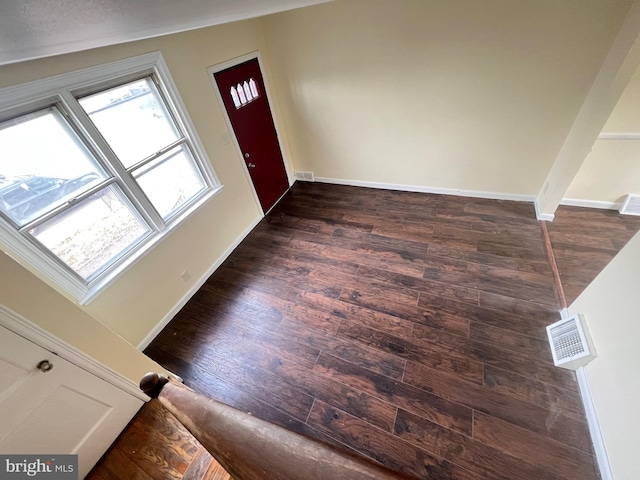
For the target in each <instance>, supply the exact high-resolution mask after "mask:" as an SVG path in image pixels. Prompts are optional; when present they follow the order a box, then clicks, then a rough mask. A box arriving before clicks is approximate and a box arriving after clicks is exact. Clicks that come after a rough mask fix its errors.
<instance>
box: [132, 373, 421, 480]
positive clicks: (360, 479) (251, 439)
mask: <svg viewBox="0 0 640 480" xmlns="http://www.w3.org/2000/svg"><path fill="white" fill-rule="evenodd" d="M140 388H141V389H142V390H143V391H144V392H145V393H146V394H147V395H149V396H151V397H154V398H155V397H157V398H158V400H159V401H160V402H161V403H162V405H163V406H165V407H166V408H167V409H168V410H169V411H170V412H171V413H172V414H173V415H175V417H176V418H177V419H178V420H179V421H180V422H181V423H182V424H183V425H184V426H185V427H186V428H187V429H188V430H189V431H190V432H191V434H192V435H193V436H194V437H195V438H196V439H197V440H198V441H199V442H200V443H201V444H202V446H203V447H204V448H206V449H207V450H208V451H209V453H211V455H212V456H213V457H214V458H215V459H216V460H217V461H218V463H220V465H222V467H224V469H225V470H226V471H227V472H228V473H229V474H230V475H231V476H232V477H233V479H234V480H398V479H409V478H410V477H407V476H404V475H402V474H400V473H397V472H394V471H392V470H389V469H387V468H385V467H383V466H381V465H378V464H376V463H373V462H372V461H368V460H367V459H365V458H364V457H359V456H356V455H352V454H351V453H349V452H346V451H343V450H341V449H339V448H336V447H334V446H331V445H327V444H325V443H322V442H319V441H317V440H313V439H310V438H307V437H304V436H302V435H298V434H297V433H294V432H290V431H289V430H286V429H284V428H282V427H279V426H277V425H273V424H271V423H269V422H266V421H264V420H261V419H259V418H256V417H254V416H252V415H249V414H247V413H244V412H241V411H240V410H237V409H235V408H233V407H230V406H228V405H225V404H223V403H220V402H218V401H216V400H213V399H211V398H208V397H205V396H204V395H201V394H199V393H197V392H195V391H193V390H191V389H190V388H188V387H186V386H185V385H183V384H180V383H176V382H173V381H169V380H168V379H167V378H166V377H163V376H161V375H158V374H157V373H148V374H147V375H145V376H144V377H143V379H142V380H141V382H140Z"/></svg>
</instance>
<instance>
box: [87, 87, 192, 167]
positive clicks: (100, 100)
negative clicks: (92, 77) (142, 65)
mask: <svg viewBox="0 0 640 480" xmlns="http://www.w3.org/2000/svg"><path fill="white" fill-rule="evenodd" d="M79 102H80V105H82V108H83V109H84V110H85V112H87V115H89V117H90V118H91V120H92V121H93V123H94V124H95V126H96V127H97V128H98V130H100V133H101V134H102V136H103V137H104V139H105V140H106V141H107V142H108V143H109V146H111V149H112V150H113V151H114V152H115V154H116V155H117V156H118V158H120V161H121V162H122V164H123V165H124V166H125V167H126V168H129V167H131V166H132V165H134V164H136V163H137V162H139V161H140V160H143V159H144V158H147V157H148V156H150V155H153V154H154V153H156V152H157V151H159V150H161V149H162V148H164V147H166V146H167V145H170V144H171V143H173V142H175V141H176V140H178V139H179V138H180V135H179V134H178V130H177V129H176V127H175V125H174V123H173V119H172V118H171V116H170V115H169V112H168V111H167V109H166V107H165V105H164V102H163V101H162V99H161V98H160V96H159V95H158V94H157V92H156V91H155V89H154V87H153V83H152V82H151V81H150V80H149V79H148V78H147V79H143V80H138V81H135V82H131V83H127V84H126V85H122V86H120V87H116V88H111V89H109V90H104V91H102V92H100V93H96V94H94V95H90V96H88V97H85V98H83V99H80V100H79Z"/></svg>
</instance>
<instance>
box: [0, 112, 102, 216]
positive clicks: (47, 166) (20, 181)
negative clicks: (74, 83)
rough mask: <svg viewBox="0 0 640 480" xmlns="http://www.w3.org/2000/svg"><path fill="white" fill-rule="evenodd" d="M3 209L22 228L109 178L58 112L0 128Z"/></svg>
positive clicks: (0, 196)
mask: <svg viewBox="0 0 640 480" xmlns="http://www.w3.org/2000/svg"><path fill="white" fill-rule="evenodd" d="M0 152H2V155H0V209H1V210H2V211H3V212H4V213H6V214H7V215H8V216H9V217H10V218H12V219H13V220H14V221H15V222H16V223H17V224H18V225H19V226H23V225H25V224H26V223H28V222H30V221H31V220H34V219H35V218H37V217H39V216H40V215H42V214H44V213H46V212H48V211H50V210H52V209H53V208H55V207H57V206H59V205H61V204H63V203H64V202H66V201H67V200H69V199H71V198H73V197H75V196H77V195H79V194H80V193H82V192H84V191H86V190H88V189H89V188H90V187H92V186H94V185H96V184H97V183H98V182H100V181H102V180H104V179H106V178H107V175H106V173H105V172H104V171H103V170H102V168H101V167H100V166H99V164H98V163H97V162H96V161H95V160H94V158H93V157H92V156H91V154H90V153H89V151H88V150H87V149H86V148H84V147H83V146H82V144H81V142H80V139H79V138H78V137H77V135H76V134H75V132H74V131H73V130H72V129H71V128H70V127H69V126H68V125H67V124H66V122H65V120H64V119H63V118H62V115H61V114H60V112H59V111H58V110H57V109H56V108H49V109H47V110H43V111H41V112H37V113H35V114H31V115H25V116H22V117H19V118H16V119H14V120H11V121H9V122H5V123H3V124H2V125H0Z"/></svg>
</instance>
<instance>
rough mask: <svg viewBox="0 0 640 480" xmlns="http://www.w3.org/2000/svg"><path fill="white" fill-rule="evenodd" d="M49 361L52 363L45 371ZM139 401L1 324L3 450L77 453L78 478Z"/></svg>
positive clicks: (0, 434) (0, 449) (0, 429)
mask: <svg viewBox="0 0 640 480" xmlns="http://www.w3.org/2000/svg"><path fill="white" fill-rule="evenodd" d="M44 362H48V363H44ZM38 365H40V368H38ZM49 365H50V366H51V369H50V370H48V371H46V370H47V369H48V368H49ZM142 404H143V401H142V400H140V399H138V398H136V397H134V396H132V395H130V394H129V393H126V392H124V391H123V390H121V389H119V388H118V387H115V386H114V385H112V384H110V383H108V382H106V381H104V380H103V379H101V378H98V377H97V376H95V375H93V374H91V373H88V372H87V371H85V370H83V369H81V368H80V367H78V366H76V365H74V364H72V363H70V362H68V361H66V360H64V359H62V358H60V357H58V356H56V355H55V354H53V353H51V352H49V351H48V350H45V349H44V348H42V347H40V346H38V345H36V344H35V343H32V342H31V341H29V340H26V339H25V338H24V337H21V336H19V335H17V334H15V333H13V332H12V331H10V330H8V329H7V328H5V327H2V326H0V452H2V453H3V454H11V453H17V454H66V453H76V454H78V467H79V474H80V478H83V477H84V476H85V475H86V474H87V473H88V472H89V470H90V469H91V468H92V467H93V465H94V464H95V463H96V462H97V461H98V460H99V459H100V457H101V456H102V454H103V453H104V452H105V451H106V449H107V448H108V447H109V445H111V443H112V442H113V440H115V438H116V437H117V436H118V434H119V433H120V432H121V431H122V429H123V428H124V427H125V426H126V425H127V423H128V422H129V420H130V419H131V418H132V417H133V415H135V413H136V412H137V411H138V409H139V408H140V407H141V406H142Z"/></svg>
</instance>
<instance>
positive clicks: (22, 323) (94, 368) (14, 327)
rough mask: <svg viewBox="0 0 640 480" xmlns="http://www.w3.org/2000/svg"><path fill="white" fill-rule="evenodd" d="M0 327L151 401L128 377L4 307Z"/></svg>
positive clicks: (127, 391)
mask: <svg viewBox="0 0 640 480" xmlns="http://www.w3.org/2000/svg"><path fill="white" fill-rule="evenodd" d="M0 325H2V326H3V327H6V328H7V329H9V330H11V331H12V332H13V333H15V334H17V335H20V336H21V337H24V338H26V339H27V340H29V341H30V342H33V343H35V344H36V345H39V346H40V347H42V348H44V349H45V350H49V351H50V352H52V353H55V354H56V355H58V356H59V357H61V358H64V359H65V360H67V361H69V362H71V363H73V364H74V365H76V366H77V367H80V368H82V369H83V370H85V371H87V372H89V373H91V374H93V375H95V376H96V377H99V378H101V379H102V380H104V381H105V382H108V383H110V384H111V385H114V386H115V387H118V388H119V389H120V390H123V391H125V392H126V393H128V394H130V395H132V396H134V397H136V398H138V399H140V400H143V401H145V402H148V401H149V397H148V396H147V395H145V394H144V393H142V391H141V390H140V388H139V387H138V385H136V384H135V383H134V382H132V381H131V380H129V379H128V378H125V377H123V376H122V375H120V374H119V373H117V372H116V371H115V370H112V369H111V368H109V367H107V366H106V365H104V364H102V363H100V362H98V361H97V360H96V359H94V358H92V357H90V356H89V355H87V354H86V353H84V352H82V351H81V350H78V349H77V348H76V347H74V346H72V345H70V344H68V343H67V342H65V341H63V340H60V339H59V338H57V337H55V336H54V335H51V333H49V332H47V331H46V330H44V329H43V328H41V327H39V326H38V325H36V324H35V323H33V322H31V321H29V320H27V319H26V318H24V317H22V316H21V315H18V314H17V313H15V312H14V311H13V310H10V309H9V308H7V307H5V306H4V305H0Z"/></svg>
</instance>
